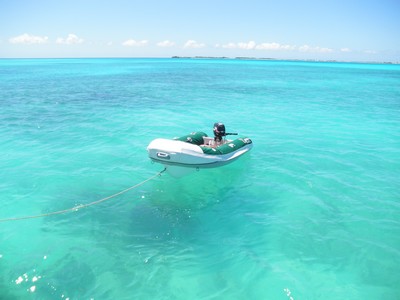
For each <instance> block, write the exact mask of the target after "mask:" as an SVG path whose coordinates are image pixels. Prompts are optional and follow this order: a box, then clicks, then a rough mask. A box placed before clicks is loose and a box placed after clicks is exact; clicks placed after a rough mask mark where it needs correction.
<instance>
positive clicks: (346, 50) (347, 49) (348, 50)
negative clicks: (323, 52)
mask: <svg viewBox="0 0 400 300" xmlns="http://www.w3.org/2000/svg"><path fill="white" fill-rule="evenodd" d="M340 51H341V52H351V49H349V48H342V49H340Z"/></svg>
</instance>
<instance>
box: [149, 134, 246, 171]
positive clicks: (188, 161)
mask: <svg viewBox="0 0 400 300" xmlns="http://www.w3.org/2000/svg"><path fill="white" fill-rule="evenodd" d="M214 133H215V130H214ZM226 135H228V134H225V132H223V136H226ZM252 147H253V143H252V141H251V139H249V138H247V137H243V138H237V139H235V140H227V139H225V138H222V136H220V137H218V136H216V137H214V138H213V137H208V136H207V134H205V133H204V132H193V133H191V134H189V135H186V136H183V137H180V138H177V139H163V138H158V139H155V140H153V141H152V142H151V143H150V144H149V145H148V147H147V151H148V154H149V157H150V159H151V160H152V161H154V162H157V163H160V164H163V165H164V166H165V167H166V168H167V172H169V173H170V174H172V175H175V176H181V175H182V174H184V173H188V172H190V171H192V170H196V169H197V170H198V169H200V168H215V167H220V166H223V165H226V164H228V163H231V162H233V161H235V160H236V159H237V158H239V157H240V156H242V155H243V154H245V153H246V152H248V151H249V150H250V149H251V148H252ZM185 168H186V170H185ZM190 169H192V170H190Z"/></svg>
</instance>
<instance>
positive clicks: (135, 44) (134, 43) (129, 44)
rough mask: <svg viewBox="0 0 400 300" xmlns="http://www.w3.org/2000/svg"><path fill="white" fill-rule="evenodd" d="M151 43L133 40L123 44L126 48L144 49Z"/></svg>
mask: <svg viewBox="0 0 400 300" xmlns="http://www.w3.org/2000/svg"><path fill="white" fill-rule="evenodd" d="M148 43H149V41H148V40H141V41H136V40H133V39H129V40H126V41H125V42H123V43H122V46H126V47H143V46H146V45H147V44H148Z"/></svg>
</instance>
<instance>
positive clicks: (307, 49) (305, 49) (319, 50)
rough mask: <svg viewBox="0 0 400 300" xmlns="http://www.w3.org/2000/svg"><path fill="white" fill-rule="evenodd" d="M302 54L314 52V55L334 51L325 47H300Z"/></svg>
mask: <svg viewBox="0 0 400 300" xmlns="http://www.w3.org/2000/svg"><path fill="white" fill-rule="evenodd" d="M299 51H300V52H313V53H331V52H333V49H330V48H323V47H319V46H317V47H311V46H309V45H303V46H300V47H299Z"/></svg>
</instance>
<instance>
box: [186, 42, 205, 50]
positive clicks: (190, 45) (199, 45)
mask: <svg viewBox="0 0 400 300" xmlns="http://www.w3.org/2000/svg"><path fill="white" fill-rule="evenodd" d="M205 46H206V45H205V44H203V43H198V42H196V41H195V40H188V41H187V42H186V43H185V45H183V48H191V49H194V48H204V47H205Z"/></svg>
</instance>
